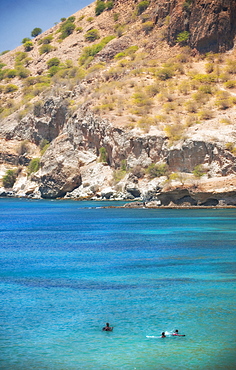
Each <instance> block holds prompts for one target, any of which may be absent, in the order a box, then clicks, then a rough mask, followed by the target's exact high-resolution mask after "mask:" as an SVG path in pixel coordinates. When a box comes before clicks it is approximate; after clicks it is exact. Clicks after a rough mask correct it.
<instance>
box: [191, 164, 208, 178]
mask: <svg viewBox="0 0 236 370" xmlns="http://www.w3.org/2000/svg"><path fill="white" fill-rule="evenodd" d="M204 174H205V171H204V168H203V166H202V165H201V164H198V165H197V166H195V167H194V169H193V175H194V176H195V177H197V178H200V177H202V176H203V175H204Z"/></svg>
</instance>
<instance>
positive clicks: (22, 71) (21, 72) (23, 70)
mask: <svg viewBox="0 0 236 370" xmlns="http://www.w3.org/2000/svg"><path fill="white" fill-rule="evenodd" d="M17 74H18V76H19V77H20V78H27V77H29V75H30V70H29V69H27V68H24V67H19V68H18V69H17Z"/></svg>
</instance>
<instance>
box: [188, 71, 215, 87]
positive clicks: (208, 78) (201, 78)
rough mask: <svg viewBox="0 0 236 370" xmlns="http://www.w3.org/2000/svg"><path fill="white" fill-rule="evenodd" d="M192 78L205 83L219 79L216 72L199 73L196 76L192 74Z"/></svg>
mask: <svg viewBox="0 0 236 370" xmlns="http://www.w3.org/2000/svg"><path fill="white" fill-rule="evenodd" d="M192 79H193V80H195V81H198V82H200V83H204V84H212V83H215V82H216V81H217V76H216V75H214V74H207V75H206V74H202V73H197V74H195V75H194V76H192Z"/></svg>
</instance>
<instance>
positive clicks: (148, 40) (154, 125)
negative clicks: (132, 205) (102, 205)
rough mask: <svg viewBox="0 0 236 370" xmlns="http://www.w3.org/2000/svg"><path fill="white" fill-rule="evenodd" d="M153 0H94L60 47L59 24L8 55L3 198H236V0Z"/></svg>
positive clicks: (218, 202) (230, 201)
mask: <svg viewBox="0 0 236 370" xmlns="http://www.w3.org/2000/svg"><path fill="white" fill-rule="evenodd" d="M144 3H145V6H144V8H145V9H143V10H142V12H141V11H138V9H139V8H138V6H139V5H140V4H141V3H140V2H136V1H133V0H129V1H122V0H117V1H114V8H113V9H110V10H106V11H104V12H103V13H102V14H100V15H99V16H97V17H96V18H95V19H94V18H93V17H92V15H93V16H94V12H95V5H96V4H95V3H93V4H91V6H89V7H87V8H85V9H84V10H81V11H80V12H78V14H76V16H75V17H74V18H75V19H77V20H78V24H79V25H82V26H79V27H78V30H77V33H75V32H74V33H72V34H71V35H69V36H68V37H67V38H66V40H64V41H62V40H59V41H60V44H59V46H58V44H57V43H58V39H56V37H58V36H57V35H58V30H60V28H59V26H55V29H52V30H49V31H47V32H46V33H45V34H44V35H42V36H40V37H38V39H37V40H35V41H34V44H33V49H32V50H31V51H29V53H28V56H27V55H26V53H25V52H23V51H22V47H19V50H18V49H17V50H16V51H12V52H10V53H9V55H8V56H7V55H6V56H3V57H2V59H3V60H2V61H3V62H4V63H6V66H3V71H5V72H4V73H5V75H4V73H3V74H2V75H3V79H2V81H3V85H2V87H1V89H0V94H1V99H2V100H1V103H2V108H1V112H2V113H1V126H0V175H1V176H0V177H1V178H2V185H3V186H2V188H1V195H2V196H4V195H6V196H27V197H33V198H58V197H60V198H61V197H65V198H73V199H127V200H142V201H143V202H145V203H146V205H148V206H160V205H164V206H168V205H173V204H174V205H176V206H181V205H185V206H201V205H203V206H226V205H236V191H235V189H236V163H235V154H236V149H235V148H236V124H235V122H236V121H235V120H236V112H235V104H236V98H235V97H236V84H235V79H236V66H235V61H234V56H235V50H234V48H233V45H234V36H235V23H236V22H235V14H236V13H235V4H236V1H234V0H233V1H227V0H221V1H220V0H215V1H211V2H209V1H203V0H196V1H182V0H179V1H177V0H173V1H166V0H165V1H164V0H160V1H159V2H158V3H157V2H155V1H150V2H148V1H147V2H144ZM139 12H140V14H139ZM112 17H113V18H114V20H112ZM88 19H89V20H88ZM117 19H119V22H118V21H117ZM94 29H95V30H97V31H99V32H100V35H99V36H97V38H98V40H93V41H92V42H91V41H85V40H84V39H85V38H86V35H87V33H88V32H89V31H91V30H93V31H94ZM114 30H115V31H116V32H117V35H114V34H113V33H114ZM48 35H49V36H50V37H51V38H50V40H51V39H52V40H53V41H52V45H53V47H52V49H51V51H50V52H48V53H43V54H41V55H39V53H40V46H39V45H41V44H42V42H43V40H45V38H46V39H47V40H49V39H48V38H47V37H48ZM181 35H182V36H184V37H185V39H183V40H180V41H177V40H178V37H180V36H181ZM103 36H104V37H103ZM53 37H54V39H53ZM107 37H108V38H107ZM104 40H105V41H104ZM170 45H171V46H170ZM183 45H184V46H183ZM186 45H189V46H190V47H191V48H189V47H187V46H186ZM230 48H232V50H230V51H228V52H226V53H223V52H225V51H226V50H228V49H230ZM94 50H95V51H96V52H95V51H94ZM208 51H211V53H209V54H201V53H205V52H208ZM219 51H220V52H221V54H214V52H219ZM88 52H89V53H88ZM86 53H87V54H86ZM19 57H21V58H23V59H22V61H23V62H24V63H25V64H27V65H28V67H29V73H30V76H28V77H24V78H20V77H19V76H15V77H13V81H12V82H14V83H15V84H16V85H15V86H16V88H15V91H10V92H9V94H10V95H7V94H8V92H6V91H7V87H8V88H9V86H8V83H9V77H4V76H10V72H9V68H13V66H14V63H15V65H16V61H18V63H19ZM78 57H79V64H80V65H79V67H78V66H77V65H76V63H78ZM30 58H31V59H30ZM55 58H56V59H57V60H56V62H57V65H54V66H53V67H56V68H54V70H51V68H49V65H50V63H52V61H54V62H55ZM68 58H69V60H68ZM23 62H22V63H23ZM4 63H3V64H4ZM18 67H19V65H18ZM18 67H15V68H18ZM21 68H22V66H21ZM10 71H11V70H10ZM4 84H5V85H6V87H5V85H4ZM14 102H16V103H14ZM14 104H15V105H14ZM9 171H10V172H9ZM7 176H8V177H9V178H8V181H7V179H6V177H7Z"/></svg>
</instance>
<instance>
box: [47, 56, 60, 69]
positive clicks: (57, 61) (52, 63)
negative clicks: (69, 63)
mask: <svg viewBox="0 0 236 370" xmlns="http://www.w3.org/2000/svg"><path fill="white" fill-rule="evenodd" d="M59 64H60V59H58V58H56V57H55V58H51V59H49V60H48V61H47V66H48V68H51V67H53V66H59Z"/></svg>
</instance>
